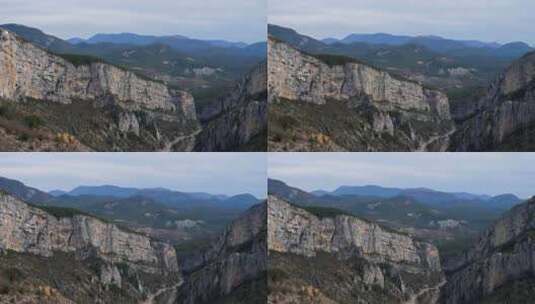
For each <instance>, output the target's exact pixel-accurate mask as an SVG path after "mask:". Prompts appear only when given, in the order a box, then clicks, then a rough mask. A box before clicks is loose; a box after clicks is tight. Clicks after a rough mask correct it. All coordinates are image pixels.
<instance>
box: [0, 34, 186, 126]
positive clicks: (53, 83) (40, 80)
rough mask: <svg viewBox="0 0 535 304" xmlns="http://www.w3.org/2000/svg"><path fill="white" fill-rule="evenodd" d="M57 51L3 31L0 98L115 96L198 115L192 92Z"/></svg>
mask: <svg viewBox="0 0 535 304" xmlns="http://www.w3.org/2000/svg"><path fill="white" fill-rule="evenodd" d="M78 60H80V61H84V60H90V59H84V58H75V57H74V55H73V56H72V57H67V56H64V57H62V56H58V55H53V54H51V53H49V52H47V51H45V50H43V49H41V48H39V47H37V46H34V45H33V44H31V43H29V42H26V41H24V40H22V39H21V38H19V37H18V36H16V35H15V34H13V33H11V32H8V31H6V30H3V29H2V30H0V70H1V71H2V74H1V76H0V98H3V99H7V100H13V101H17V100H21V99H27V98H31V99H34V100H45V101H52V102H59V103H71V102H72V100H74V99H80V100H98V99H104V98H108V97H112V98H113V99H114V100H115V101H117V102H119V103H120V104H124V105H125V106H126V105H128V106H133V107H139V108H148V109H161V110H171V111H175V110H180V111H182V112H183V113H184V115H186V116H188V118H190V119H195V116H192V115H194V113H195V111H192V107H193V109H194V104H193V100H192V98H191V95H189V94H187V93H185V92H174V91H172V90H169V89H168V88H167V86H165V85H164V84H162V83H159V82H155V81H150V80H145V79H142V78H140V77H139V76H137V75H136V74H134V73H133V72H130V71H127V70H124V69H121V68H118V67H115V66H112V65H109V64H106V63H102V62H98V61H96V60H95V61H94V62H87V61H86V62H77V61H78Z"/></svg>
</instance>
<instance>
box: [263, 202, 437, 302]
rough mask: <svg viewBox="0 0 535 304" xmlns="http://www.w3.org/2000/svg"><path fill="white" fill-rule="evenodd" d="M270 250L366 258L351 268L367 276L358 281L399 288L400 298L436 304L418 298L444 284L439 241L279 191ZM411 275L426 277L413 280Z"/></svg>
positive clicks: (272, 205) (271, 205)
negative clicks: (316, 207)
mask: <svg viewBox="0 0 535 304" xmlns="http://www.w3.org/2000/svg"><path fill="white" fill-rule="evenodd" d="M268 249H269V252H270V253H272V252H273V253H277V255H279V254H291V255H297V256H303V257H306V258H315V257H317V256H319V255H321V254H329V255H332V256H335V257H336V258H337V259H338V260H340V261H350V260H352V259H355V258H357V259H362V260H364V261H366V263H360V264H359V265H360V266H359V267H357V268H356V269H354V270H352V271H354V276H358V277H361V278H362V279H361V280H360V283H358V284H361V285H360V286H362V285H365V286H369V287H372V286H375V285H376V286H378V287H379V288H381V289H387V290H386V292H387V293H397V294H398V296H397V298H398V301H400V302H404V301H407V303H433V302H425V301H423V302H420V301H419V299H420V298H424V297H425V298H426V299H431V298H436V297H437V295H438V291H439V286H440V285H441V284H443V280H442V277H443V276H442V271H441V265H440V258H439V253H438V250H437V248H436V247H435V246H433V245H431V244H429V243H424V242H418V241H415V240H413V239H412V238H411V237H410V236H408V235H404V234H401V233H398V232H394V231H389V230H387V229H386V228H383V227H381V226H379V225H378V224H375V223H372V222H368V221H365V220H362V219H359V218H356V217H354V216H350V215H343V214H340V215H332V216H328V217H321V216H318V215H315V214H313V213H311V212H309V211H307V210H305V209H302V208H299V207H297V206H294V205H291V204H289V203H287V202H285V201H283V200H281V199H279V198H277V197H275V196H270V197H269V198H268ZM348 265H349V264H348ZM337 267H338V266H337ZM411 276H418V277H420V278H421V279H423V278H425V280H427V282H421V281H420V282H419V283H418V282H416V283H415V282H411V283H409V282H408V281H410V279H408V277H411ZM333 279H334V278H333ZM425 280H424V281H425ZM387 282H389V283H387ZM352 284H353V283H352ZM387 285H388V287H387ZM316 287H317V288H320V289H321V286H316ZM360 288H361V287H360ZM410 301H413V302H410Z"/></svg>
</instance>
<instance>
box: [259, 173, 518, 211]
mask: <svg viewBox="0 0 535 304" xmlns="http://www.w3.org/2000/svg"><path fill="white" fill-rule="evenodd" d="M268 188H269V191H270V192H278V193H279V194H280V192H283V193H285V195H284V196H288V195H290V196H293V197H297V198H301V199H312V196H315V197H329V196H331V197H333V196H334V197H343V196H363V197H377V198H393V197H397V196H405V197H411V198H414V199H417V200H420V201H422V202H424V203H429V204H447V203H449V202H457V201H459V200H463V201H481V202H488V203H489V204H491V203H492V204H495V203H499V202H501V203H504V204H513V205H514V204H517V203H520V202H522V201H523V199H521V198H519V197H518V196H516V195H514V194H510V193H507V194H500V195H496V196H491V195H487V194H474V193H467V192H444V191H437V190H433V189H429V188H392V187H382V186H377V185H365V186H347V185H344V186H340V187H338V188H336V189H335V190H334V191H325V190H315V191H311V192H305V191H303V190H300V189H298V188H293V187H290V186H288V185H286V184H285V183H284V182H282V181H279V180H274V179H269V182H268Z"/></svg>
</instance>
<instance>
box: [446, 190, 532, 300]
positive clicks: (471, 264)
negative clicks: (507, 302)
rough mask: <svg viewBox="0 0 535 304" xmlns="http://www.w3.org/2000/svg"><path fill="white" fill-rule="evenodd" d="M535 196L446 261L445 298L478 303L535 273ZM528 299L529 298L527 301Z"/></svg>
mask: <svg viewBox="0 0 535 304" xmlns="http://www.w3.org/2000/svg"><path fill="white" fill-rule="evenodd" d="M534 233H535V200H534V199H533V198H532V199H531V200H529V201H528V202H526V203H523V204H521V205H518V206H516V207H514V208H513V209H511V210H510V211H509V212H507V213H506V214H505V215H504V216H503V217H502V218H501V219H500V220H498V221H497V222H496V223H495V224H493V225H492V226H491V227H490V228H489V229H487V230H486V231H485V232H484V233H483V234H482V235H481V236H480V237H479V239H478V240H477V242H476V243H475V244H474V246H473V247H472V249H471V250H469V251H468V252H467V253H466V254H465V255H464V256H462V257H461V258H460V259H457V260H455V261H454V262H451V263H449V264H448V265H446V267H445V268H446V271H447V273H448V283H447V284H446V285H445V286H444V289H443V297H442V300H443V302H444V303H448V304H450V303H451V304H463V303H477V302H478V301H479V300H481V298H483V297H485V296H488V295H491V294H492V293H493V292H494V291H496V290H497V289H498V288H500V287H502V286H505V285H506V284H508V283H511V282H514V281H515V280H520V279H525V278H533V277H534V276H535V266H534V265H535V254H534V253H535V237H534V236H535V235H534ZM525 303H527V302H525Z"/></svg>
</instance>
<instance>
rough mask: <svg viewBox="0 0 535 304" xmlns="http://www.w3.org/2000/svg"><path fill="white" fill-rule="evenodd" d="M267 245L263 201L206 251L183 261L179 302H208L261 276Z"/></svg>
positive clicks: (231, 226) (192, 303)
mask: <svg viewBox="0 0 535 304" xmlns="http://www.w3.org/2000/svg"><path fill="white" fill-rule="evenodd" d="M266 248H267V244H266V204H265V203H263V204H260V205H256V206H253V207H252V208H251V209H249V210H248V211H247V212H246V213H245V214H243V215H242V216H240V217H239V218H238V219H236V220H235V221H234V222H233V223H232V224H231V225H230V226H229V227H227V229H226V230H225V232H224V233H223V234H222V235H221V236H220V237H219V239H218V240H217V241H216V242H215V243H214V244H212V245H211V246H210V248H209V249H208V250H206V251H205V252H203V253H200V254H196V255H193V256H191V257H190V258H185V259H184V260H183V261H182V263H181V267H182V269H183V270H184V273H185V277H186V279H185V284H184V285H183V286H182V287H181V288H180V290H181V291H180V293H179V298H178V303H184V304H194V303H211V302H210V301H213V300H215V299H222V298H224V297H225V296H227V295H229V294H231V293H232V292H233V291H234V290H235V289H237V288H238V287H240V286H243V285H246V284H248V283H250V282H251V281H254V280H259V279H261V276H262V275H264V274H265V270H266V260H267V251H266ZM248 297H249V298H253V297H254V295H249V296H248ZM247 303H252V302H247Z"/></svg>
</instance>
